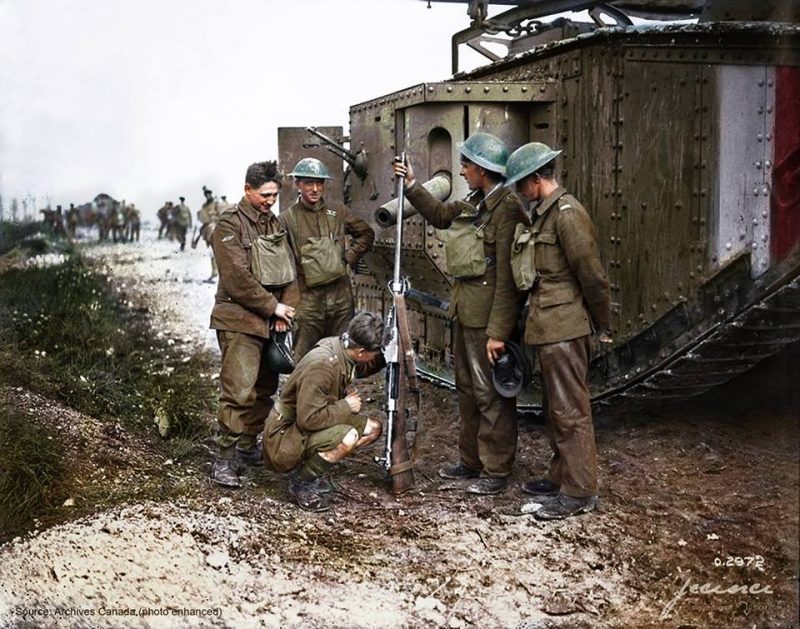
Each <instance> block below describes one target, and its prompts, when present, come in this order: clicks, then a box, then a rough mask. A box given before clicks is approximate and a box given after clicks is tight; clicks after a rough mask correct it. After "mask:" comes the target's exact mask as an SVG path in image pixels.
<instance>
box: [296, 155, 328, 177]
mask: <svg viewBox="0 0 800 629" xmlns="http://www.w3.org/2000/svg"><path fill="white" fill-rule="evenodd" d="M289 174H290V175H291V176H292V177H294V178H295V179H331V176H330V174H328V169H327V168H325V164H323V163H322V162H321V161H319V160H318V159H315V158H313V157H305V158H303V159H301V160H300V161H299V162H297V164H296V165H295V167H294V170H293V171H292V172H290V173H289Z"/></svg>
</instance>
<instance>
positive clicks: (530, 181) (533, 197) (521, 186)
mask: <svg viewBox="0 0 800 629" xmlns="http://www.w3.org/2000/svg"><path fill="white" fill-rule="evenodd" d="M541 182H542V180H541V179H540V178H539V177H537V176H536V175H528V176H527V177H524V178H523V179H520V180H519V181H518V182H517V193H518V194H519V195H520V196H522V197H523V198H524V199H525V200H526V201H537V200H538V199H539V197H540V196H541V195H540V189H541V185H540V184H541Z"/></svg>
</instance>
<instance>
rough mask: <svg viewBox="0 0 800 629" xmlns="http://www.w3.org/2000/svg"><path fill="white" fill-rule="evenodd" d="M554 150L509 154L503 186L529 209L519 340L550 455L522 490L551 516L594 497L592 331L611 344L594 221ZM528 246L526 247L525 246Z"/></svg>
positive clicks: (527, 148)
mask: <svg viewBox="0 0 800 629" xmlns="http://www.w3.org/2000/svg"><path fill="white" fill-rule="evenodd" d="M560 153H561V151H554V150H552V149H551V148H550V147H549V146H547V145H545V144H542V143H540V142H532V143H530V144H525V145H524V146H521V147H520V148H518V149H517V150H516V151H514V152H513V153H512V154H511V156H510V157H509V159H508V166H507V174H508V180H507V182H506V185H508V186H510V185H514V184H516V188H517V192H518V193H519V194H521V195H522V196H523V197H524V198H525V199H527V200H528V201H538V204H537V205H536V208H535V216H534V219H533V221H534V222H533V227H532V228H531V233H532V234H534V236H535V240H534V246H533V250H534V251H533V254H532V255H533V264H532V268H534V269H535V270H536V280H535V282H534V284H533V287H532V288H530V289H529V291H530V297H529V311H528V320H527V322H526V325H525V342H526V343H528V344H530V345H533V346H534V347H535V348H536V353H537V355H538V358H539V365H540V369H541V376H542V391H543V394H544V400H543V401H544V410H545V415H546V417H547V423H548V428H549V430H550V435H551V436H550V444H551V447H552V449H553V456H552V458H551V459H550V468H549V470H548V472H547V475H546V476H545V477H544V478H541V479H538V480H533V481H528V482H526V483H525V484H524V485H523V486H522V489H523V491H525V492H527V493H529V494H533V495H536V496H545V498H544V499H542V504H543V506H542V508H541V509H539V510H538V511H536V512H535V513H534V515H535V517H537V518H539V519H545V520H551V519H560V518H566V517H569V516H573V515H577V514H580V513H586V512H588V511H591V510H592V509H594V507H595V504H596V503H597V446H596V444H595V437H594V427H593V426H592V410H591V406H590V403H589V388H588V383H587V374H588V370H589V354H590V347H591V344H590V337H591V334H592V332H596V333H597V334H598V340H599V341H600V342H601V343H610V342H611V337H610V336H609V324H610V319H611V313H610V309H611V306H610V303H611V302H610V296H609V283H608V277H607V276H606V272H605V270H604V269H603V265H602V263H601V261H600V254H599V251H598V248H597V236H596V233H595V228H594V225H593V224H592V219H591V218H590V216H589V213H588V212H587V211H586V209H585V208H584V207H583V206H582V205H581V204H580V203H579V202H578V200H577V199H576V198H575V197H573V196H572V195H571V194H569V193H568V192H567V191H566V190H565V189H564V188H562V187H561V186H559V184H558V181H556V179H555V175H554V173H555V158H556V157H557V156H558V155H559V154H560ZM526 249H528V250H529V249H530V248H529V247H526Z"/></svg>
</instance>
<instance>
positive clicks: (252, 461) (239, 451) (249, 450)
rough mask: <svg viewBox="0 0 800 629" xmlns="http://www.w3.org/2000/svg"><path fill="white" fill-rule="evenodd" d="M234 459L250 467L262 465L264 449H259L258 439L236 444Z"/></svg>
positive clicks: (240, 440)
mask: <svg viewBox="0 0 800 629" xmlns="http://www.w3.org/2000/svg"><path fill="white" fill-rule="evenodd" d="M236 459H237V460H238V461H239V462H240V463H241V464H242V465H249V466H250V467H262V466H263V465H264V451H263V450H262V449H261V444H260V443H259V442H258V441H255V442H251V443H247V442H244V443H242V439H241V438H240V439H239V443H238V444H236Z"/></svg>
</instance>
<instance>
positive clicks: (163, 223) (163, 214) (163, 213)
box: [156, 201, 172, 240]
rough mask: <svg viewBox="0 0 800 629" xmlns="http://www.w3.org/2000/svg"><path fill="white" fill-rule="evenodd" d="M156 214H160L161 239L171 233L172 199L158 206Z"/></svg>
mask: <svg viewBox="0 0 800 629" xmlns="http://www.w3.org/2000/svg"><path fill="white" fill-rule="evenodd" d="M156 215H157V216H158V239H159V240H161V238H163V237H164V236H168V235H169V229H170V217H171V216H172V201H166V202H165V203H164V205H162V206H161V207H160V208H158V212H157V213H156Z"/></svg>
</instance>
